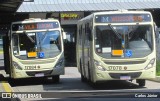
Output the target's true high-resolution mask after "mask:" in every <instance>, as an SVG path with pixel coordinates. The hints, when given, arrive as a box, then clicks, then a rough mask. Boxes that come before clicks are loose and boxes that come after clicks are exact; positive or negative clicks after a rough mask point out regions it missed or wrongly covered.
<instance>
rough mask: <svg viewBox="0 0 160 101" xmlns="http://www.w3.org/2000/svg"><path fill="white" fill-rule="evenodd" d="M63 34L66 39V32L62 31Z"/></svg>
mask: <svg viewBox="0 0 160 101" xmlns="http://www.w3.org/2000/svg"><path fill="white" fill-rule="evenodd" d="M62 36H63V39H64V40H65V39H66V32H64V31H63V32H62Z"/></svg>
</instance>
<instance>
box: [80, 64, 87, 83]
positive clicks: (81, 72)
mask: <svg viewBox="0 0 160 101" xmlns="http://www.w3.org/2000/svg"><path fill="white" fill-rule="evenodd" d="M80 74H81V81H82V82H86V78H85V77H84V76H83V71H82V64H81V62H80Z"/></svg>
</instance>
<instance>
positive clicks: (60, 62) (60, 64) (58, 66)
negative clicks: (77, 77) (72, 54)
mask: <svg viewBox="0 0 160 101" xmlns="http://www.w3.org/2000/svg"><path fill="white" fill-rule="evenodd" d="M63 62H64V59H63V58H62V59H60V60H59V61H58V62H57V64H56V66H55V68H56V69H57V68H60V67H61V66H62V65H63Z"/></svg>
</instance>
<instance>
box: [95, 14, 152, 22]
mask: <svg viewBox="0 0 160 101" xmlns="http://www.w3.org/2000/svg"><path fill="white" fill-rule="evenodd" d="M150 21H151V16H150V15H149V14H118V15H116V14H112V15H96V16H95V22H96V23H127V22H128V23H131V22H150Z"/></svg>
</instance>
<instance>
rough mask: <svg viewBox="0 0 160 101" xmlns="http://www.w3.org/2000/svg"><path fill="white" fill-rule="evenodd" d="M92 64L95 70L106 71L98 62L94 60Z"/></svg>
mask: <svg viewBox="0 0 160 101" xmlns="http://www.w3.org/2000/svg"><path fill="white" fill-rule="evenodd" d="M94 64H95V65H96V68H97V69H98V70H101V71H106V68H104V67H103V66H102V64H101V63H100V62H99V61H97V60H94Z"/></svg>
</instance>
